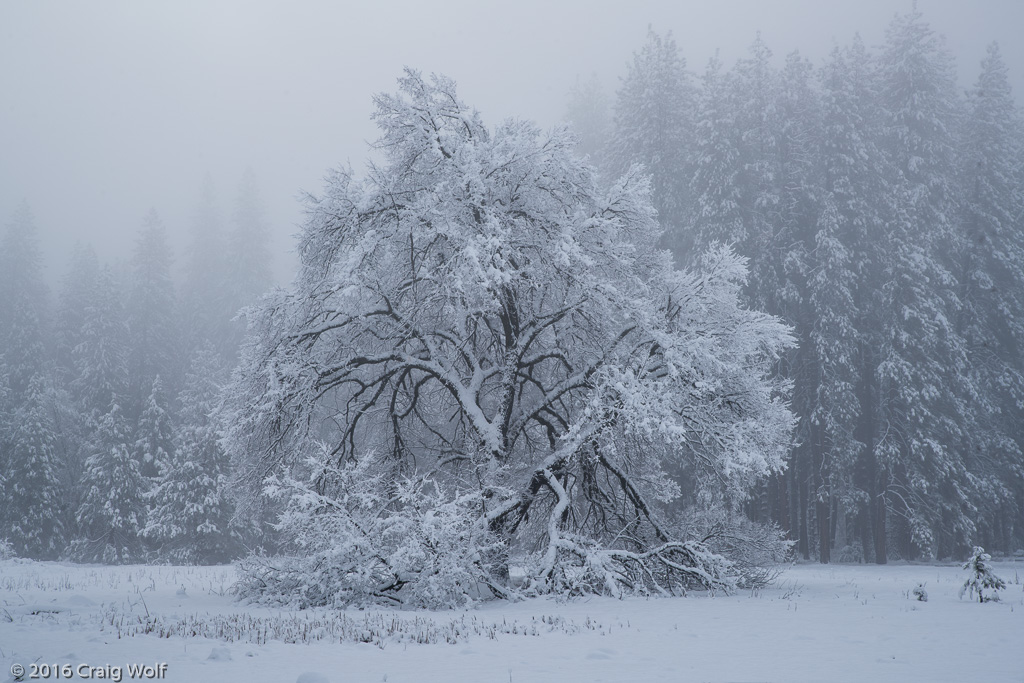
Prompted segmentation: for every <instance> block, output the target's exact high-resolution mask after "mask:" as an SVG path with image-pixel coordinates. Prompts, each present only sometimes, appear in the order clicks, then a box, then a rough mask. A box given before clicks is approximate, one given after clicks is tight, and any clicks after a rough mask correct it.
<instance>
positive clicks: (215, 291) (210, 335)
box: [181, 177, 236, 364]
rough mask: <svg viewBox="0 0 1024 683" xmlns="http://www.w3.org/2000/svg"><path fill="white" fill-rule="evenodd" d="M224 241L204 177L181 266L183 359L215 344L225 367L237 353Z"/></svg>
mask: <svg viewBox="0 0 1024 683" xmlns="http://www.w3.org/2000/svg"><path fill="white" fill-rule="evenodd" d="M226 245H227V238H226V236H225V234H224V225H223V220H222V217H221V213H220V209H219V207H218V203H217V197H216V193H215V191H214V186H213V181H212V180H211V179H210V178H209V177H207V178H206V179H205V180H204V182H203V185H202V189H201V194H200V199H199V203H198V205H197V206H196V209H195V213H194V214H193V218H192V227H191V230H190V235H189V243H188V247H187V249H186V254H185V262H184V270H185V273H184V276H185V277H184V284H183V286H182V296H181V302H182V306H181V308H182V323H183V326H184V330H183V331H184V335H185V348H186V349H187V350H186V353H185V354H184V357H185V358H190V357H191V356H192V354H193V353H195V352H196V351H197V350H198V349H199V348H200V347H201V346H203V345H204V344H207V343H211V344H215V345H217V347H218V351H219V352H220V353H221V355H222V356H223V358H224V362H225V364H228V363H233V362H234V358H235V355H236V349H235V348H234V347H233V344H232V343H231V334H230V329H231V318H232V317H233V316H234V314H235V311H234V310H232V294H231V286H230V282H229V279H228V260H227V256H226V255H227V249H226Z"/></svg>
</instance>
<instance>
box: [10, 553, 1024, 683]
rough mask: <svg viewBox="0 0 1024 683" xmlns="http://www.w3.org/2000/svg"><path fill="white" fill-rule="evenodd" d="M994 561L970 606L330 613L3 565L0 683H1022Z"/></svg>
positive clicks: (906, 598) (578, 606) (1014, 606)
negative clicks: (992, 591)
mask: <svg viewBox="0 0 1024 683" xmlns="http://www.w3.org/2000/svg"><path fill="white" fill-rule="evenodd" d="M995 570H996V573H997V574H999V575H1000V576H1002V577H1003V578H1004V579H1006V581H1007V583H1008V586H1007V589H1006V590H1005V591H1003V593H1002V601H1001V602H999V603H986V604H978V603H977V602H970V601H969V600H967V599H966V598H965V599H963V600H961V599H960V598H959V597H958V590H959V587H960V585H961V584H962V583H963V581H964V578H965V572H964V571H963V570H961V569H960V568H959V566H926V565H899V564H897V565H890V566H887V567H876V566H848V565H838V566H837V565H833V566H827V567H823V566H820V565H813V564H807V565H797V566H795V567H792V568H790V569H789V570H787V571H786V572H785V573H784V574H783V576H782V577H781V578H780V579H779V581H778V582H777V583H776V585H774V586H773V587H771V588H768V589H765V590H761V591H757V592H754V593H751V592H749V591H748V592H741V593H739V594H736V595H730V596H721V595H719V596H717V597H710V596H707V595H696V594H695V595H691V596H690V597H687V598H681V599H651V600H642V599H628V600H622V601H619V600H613V599H599V598H593V599H585V600H578V601H570V602H563V601H555V600H547V599H545V600H539V599H538V600H531V601H526V602H521V603H516V604H509V603H493V604H487V605H484V606H482V607H479V608H477V609H473V610H469V611H467V612H423V611H419V612H402V611H386V610H372V611H370V610H367V611H359V610H350V611H348V612H342V613H339V612H331V611H326V610H307V611H301V612H297V611H291V610H282V609H270V608H265V607H252V606H248V605H243V604H240V603H238V602H235V601H234V600H233V599H232V597H231V595H230V592H229V588H230V585H231V583H232V581H233V579H234V570H233V569H232V568H231V567H203V568H196V567H159V566H131V567H101V566H77V565H68V564H60V563H36V562H24V561H5V562H0V664H2V668H0V681H6V680H9V679H8V678H7V677H8V676H10V673H9V672H10V671H11V667H12V666H13V665H15V664H20V665H22V666H24V667H26V677H25V680H33V679H31V678H30V675H31V674H32V673H33V671H34V672H35V673H38V674H44V673H46V674H48V677H46V678H43V677H40V678H37V679H34V680H62V679H67V680H82V679H84V675H91V676H92V679H93V680H98V679H105V680H114V681H117V679H118V678H120V679H121V680H123V681H128V680H132V678H131V677H130V675H129V670H128V666H129V665H148V666H154V665H159V664H166V665H167V666H166V669H165V671H166V673H164V674H163V678H162V680H167V681H189V682H197V683H204V682H207V681H210V682H214V681H246V682H249V681H253V682H258V681H268V682H269V681H273V682H276V683H282V682H283V683H292V681H298V682H300V683H323V681H330V682H331V683H345V682H349V681H360V682H361V681H374V682H376V681H387V682H388V683H401V682H405V681H409V682H413V683H423V682H429V681H438V682H441V681H443V682H444V683H451V682H453V681H472V682H474V683H476V682H480V683H483V682H487V681H494V682H498V683H505V682H508V681H512V682H513V683H519V682H524V683H525V682H536V681H560V682H562V683H565V682H570V681H643V682H647V681H673V682H679V681H901V682H902V681H968V680H984V681H991V682H993V683H994V682H999V681H1024V562H1017V563H1013V562H997V563H996V565H995ZM919 583H924V584H925V590H926V591H927V594H928V601H927V602H920V601H918V600H916V599H915V597H914V596H913V594H912V591H913V589H914V587H915V586H916V585H917V584H919ZM423 641H426V642H423ZM32 665H35V667H34V669H32V668H30V667H32ZM45 665H49V669H47V668H46V667H45ZM65 665H69V666H65ZM82 665H85V667H84V668H83V667H82ZM90 667H92V668H90ZM118 667H120V668H118ZM68 673H70V674H71V678H67V674H68ZM118 673H120V676H118ZM149 673H151V674H154V673H155V674H156V675H160V669H156V670H151V671H150V672H149ZM58 676H59V678H58ZM11 680H13V679H11Z"/></svg>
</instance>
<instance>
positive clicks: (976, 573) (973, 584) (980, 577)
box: [960, 546, 1006, 602]
mask: <svg viewBox="0 0 1024 683" xmlns="http://www.w3.org/2000/svg"><path fill="white" fill-rule="evenodd" d="M991 563H992V556H991V555H989V554H988V553H986V552H985V549H984V548H982V547H980V546H974V550H973V551H972V552H971V557H970V558H969V559H968V560H967V562H965V563H964V567H963V568H964V569H966V570H968V571H969V572H970V574H969V575H968V576H967V580H966V581H964V585H963V586H962V587H961V588H960V597H961V598H962V597H964V593H967V595H968V597H969V598H971V599H972V600H973V599H974V594H975V593H977V594H978V602H996V601H998V600H999V591H1001V590H1003V589H1004V588H1006V582H1005V581H1003V580H1002V579H1001V578H999V577H998V576H996V575H995V573H994V572H993V571H992V564H991ZM984 591H989V593H988V595H985V592H984Z"/></svg>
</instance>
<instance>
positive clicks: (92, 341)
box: [71, 266, 128, 424]
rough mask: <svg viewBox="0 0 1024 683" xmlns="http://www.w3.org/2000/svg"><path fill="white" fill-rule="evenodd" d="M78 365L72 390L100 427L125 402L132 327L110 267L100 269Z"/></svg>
mask: <svg viewBox="0 0 1024 683" xmlns="http://www.w3.org/2000/svg"><path fill="white" fill-rule="evenodd" d="M74 362H75V371H76V373H75V378H74V379H73V380H72V382H71V388H72V391H73V393H74V395H75V397H76V398H77V399H78V401H79V403H80V405H81V407H82V412H83V413H85V414H86V415H87V416H89V417H90V419H92V420H93V422H94V424H98V422H99V417H100V416H101V415H104V414H105V413H107V411H108V410H109V409H110V406H111V405H112V404H114V403H118V405H120V401H123V400H124V398H125V396H126V394H127V386H128V325H127V322H126V321H125V314H124V304H123V303H122V300H121V292H120V290H119V288H118V285H117V281H116V279H115V277H114V272H113V270H111V269H110V267H109V266H105V267H104V268H102V269H101V270H100V272H99V274H98V276H97V279H96V282H95V287H94V289H93V290H92V291H91V292H89V295H88V303H87V305H86V308H85V316H84V321H83V322H82V328H81V338H80V339H79V341H78V344H77V345H76V346H75V349H74Z"/></svg>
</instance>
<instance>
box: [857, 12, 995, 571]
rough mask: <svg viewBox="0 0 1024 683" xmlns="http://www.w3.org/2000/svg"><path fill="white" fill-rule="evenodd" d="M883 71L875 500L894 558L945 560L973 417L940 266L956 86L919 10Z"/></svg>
mask: <svg viewBox="0 0 1024 683" xmlns="http://www.w3.org/2000/svg"><path fill="white" fill-rule="evenodd" d="M880 68H881V91H880V94H881V97H882V105H883V107H884V108H885V111H886V112H887V124H886V128H887V130H886V133H885V141H886V149H887V150H888V151H889V153H890V159H891V167H890V168H891V171H892V173H893V175H891V176H890V177H889V178H888V182H889V185H890V188H891V195H890V196H891V197H892V199H891V208H890V210H891V214H890V215H889V216H888V217H887V223H888V229H887V230H886V232H885V233H884V235H883V247H884V253H885V255H886V261H885V265H884V281H883V284H882V289H881V300H880V303H879V311H880V320H879V326H878V329H879V330H880V344H879V349H878V365H877V368H876V375H877V378H878V379H877V381H878V399H879V400H878V405H877V408H878V410H879V420H878V427H879V429H880V431H879V434H878V439H877V441H876V443H875V449H876V450H875V453H876V459H877V462H878V465H879V468H880V470H881V471H882V472H883V476H884V486H883V487H882V489H881V491H880V493H881V495H882V496H883V497H884V499H885V502H886V504H887V506H888V508H889V509H890V510H892V511H893V512H894V513H896V514H895V515H894V516H893V517H892V520H891V522H892V523H891V524H890V526H891V527H892V528H893V530H895V531H896V532H897V536H896V541H897V543H896V545H895V548H893V549H894V550H895V551H896V552H897V553H899V554H900V555H901V556H903V557H909V558H913V557H915V556H918V555H925V556H930V555H934V554H936V553H939V554H942V555H945V554H948V552H949V545H950V544H951V543H955V542H956V541H957V540H959V541H961V542H963V541H964V540H965V539H966V538H969V536H970V534H971V531H972V529H971V527H972V526H973V523H972V522H971V519H970V517H971V515H970V514H969V511H968V510H966V509H964V507H963V503H964V498H963V497H962V496H961V495H960V492H959V490H958V486H957V484H956V480H957V479H958V478H959V475H958V473H959V472H962V463H961V462H959V458H960V453H959V449H958V448H957V444H959V443H961V442H962V441H963V439H964V429H965V428H966V427H967V426H968V425H969V424H970V423H971V421H972V414H973V411H974V409H975V408H976V405H975V404H974V403H973V402H971V401H970V400H969V397H970V396H971V395H972V394H973V393H974V388H972V387H970V386H968V382H967V380H968V379H969V377H970V372H969V363H968V359H967V356H966V352H965V348H964V344H963V342H962V338H961V337H960V335H959V334H958V332H957V330H956V329H955V325H954V321H955V319H956V316H957V313H958V310H959V308H960V301H959V297H958V293H957V283H956V279H955V276H954V274H953V272H951V268H950V265H951V264H950V263H949V261H948V258H944V256H945V255H946V254H949V253H951V252H952V251H953V250H955V244H956V238H955V235H954V230H953V222H952V218H953V216H955V214H956V211H955V204H954V192H953V190H954V189H955V186H954V185H953V183H952V180H953V178H954V177H955V173H954V171H955V166H954V163H953V161H954V153H955V148H956V144H955V138H954V132H955V130H956V128H957V125H958V123H959V117H958V110H957V101H956V90H955V77H954V73H953V64H952V58H951V57H950V55H949V53H948V51H947V50H946V49H945V47H944V45H943V44H942V42H941V41H940V40H939V39H938V37H937V36H935V34H934V32H933V31H932V30H931V28H930V27H929V26H928V25H927V24H926V23H925V22H924V20H923V18H922V16H921V13H920V12H919V11H917V9H916V8H915V9H914V10H913V11H911V12H910V13H909V14H907V15H900V16H897V17H896V18H895V19H894V20H893V22H892V23H891V25H890V27H889V29H888V31H887V34H886V45H885V47H884V49H883V52H882V54H881V58H880ZM883 435H884V436H883ZM954 526H959V527H961V529H962V530H963V533H962V534H961V538H960V539H939V538H937V537H936V531H937V530H938V529H939V528H942V529H951V528H953V527H954ZM877 531H878V532H880V529H879V530H877ZM937 541H938V542H939V545H936V542H937ZM882 559H883V558H881V557H876V560H877V561H882Z"/></svg>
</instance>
